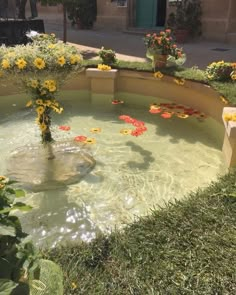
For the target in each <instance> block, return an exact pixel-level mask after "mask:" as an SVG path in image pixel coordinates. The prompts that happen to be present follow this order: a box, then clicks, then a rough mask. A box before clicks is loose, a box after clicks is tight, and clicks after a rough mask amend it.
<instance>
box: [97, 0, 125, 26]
mask: <svg viewBox="0 0 236 295" xmlns="http://www.w3.org/2000/svg"><path fill="white" fill-rule="evenodd" d="M126 26H127V7H126V6H117V3H116V1H114V2H111V0H98V1H97V21H96V23H95V27H97V28H104V29H115V30H123V29H125V28H126Z"/></svg>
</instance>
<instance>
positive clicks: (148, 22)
mask: <svg viewBox="0 0 236 295" xmlns="http://www.w3.org/2000/svg"><path fill="white" fill-rule="evenodd" d="M166 2H167V0H136V26H137V27H139V28H153V27H163V26H164V25H165V20H166Z"/></svg>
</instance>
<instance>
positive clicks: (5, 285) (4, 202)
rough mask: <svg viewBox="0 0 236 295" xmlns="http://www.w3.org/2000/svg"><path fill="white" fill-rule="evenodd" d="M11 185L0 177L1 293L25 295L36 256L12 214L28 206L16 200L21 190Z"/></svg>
mask: <svg viewBox="0 0 236 295" xmlns="http://www.w3.org/2000/svg"><path fill="white" fill-rule="evenodd" d="M13 183H14V182H13V181H10V180H9V179H7V178H6V177H5V176H0V294H11V291H12V290H13V289H15V290H21V292H22V293H21V294H28V293H27V290H28V286H27V280H28V273H29V271H31V272H33V271H34V270H36V269H37V267H38V263H37V261H38V254H37V252H36V251H35V249H34V246H33V244H32V243H31V242H30V241H29V240H28V239H27V238H26V237H27V236H28V235H27V234H26V233H24V232H23V231H22V228H21V223H20V220H19V218H18V217H17V216H16V215H15V212H16V210H20V211H28V210H30V209H31V207H30V206H28V205H26V204H25V203H23V202H20V201H18V200H17V199H18V198H20V197H23V196H24V191H22V190H20V189H14V188H13V187H12V184H13ZM23 290H24V291H23ZM2 292H5V293H2ZM7 292H8V293H7ZM18 294H19V293H18Z"/></svg>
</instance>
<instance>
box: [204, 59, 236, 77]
mask: <svg viewBox="0 0 236 295" xmlns="http://www.w3.org/2000/svg"><path fill="white" fill-rule="evenodd" d="M234 71H235V63H231V62H225V61H223V60H221V61H218V62H213V63H211V64H209V65H208V66H207V68H206V71H205V73H206V77H207V79H209V80H216V81H229V80H231V79H232V80H236V75H235V76H234ZM232 76H233V77H232ZM234 78H235V79H234Z"/></svg>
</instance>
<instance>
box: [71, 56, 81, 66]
mask: <svg viewBox="0 0 236 295" xmlns="http://www.w3.org/2000/svg"><path fill="white" fill-rule="evenodd" d="M79 61H80V56H79V55H78V54H76V55H72V56H71V57H70V63H71V64H72V65H74V64H75V63H77V62H79Z"/></svg>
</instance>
